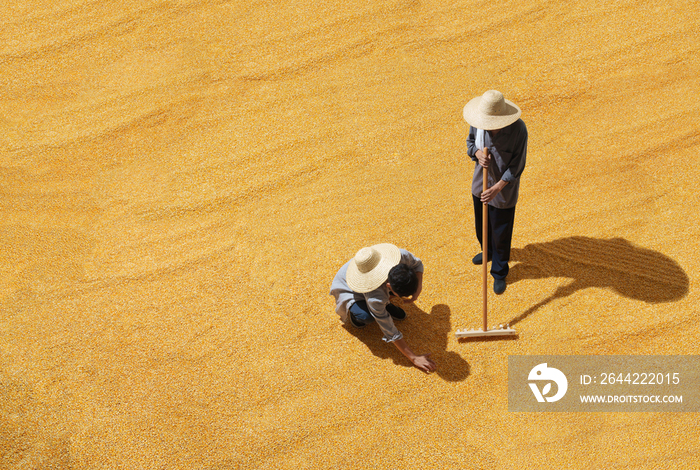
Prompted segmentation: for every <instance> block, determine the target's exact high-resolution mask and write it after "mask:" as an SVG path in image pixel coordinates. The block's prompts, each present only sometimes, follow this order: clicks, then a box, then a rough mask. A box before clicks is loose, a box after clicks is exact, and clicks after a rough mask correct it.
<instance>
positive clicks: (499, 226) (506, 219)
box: [472, 194, 515, 279]
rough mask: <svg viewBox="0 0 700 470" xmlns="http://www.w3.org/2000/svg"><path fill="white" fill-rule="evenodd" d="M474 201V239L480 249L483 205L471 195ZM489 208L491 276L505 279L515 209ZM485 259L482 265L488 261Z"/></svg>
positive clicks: (482, 243)
mask: <svg viewBox="0 0 700 470" xmlns="http://www.w3.org/2000/svg"><path fill="white" fill-rule="evenodd" d="M472 198H473V199H474V221H475V226H476V238H478V239H479V244H480V245H481V247H482V251H483V246H484V242H483V240H482V230H483V218H482V214H483V203H482V202H481V200H480V199H479V198H478V197H476V196H474V195H473V194H472ZM488 208H489V247H488V249H489V252H488V254H487V256H488V258H491V275H492V276H493V278H494V279H505V278H506V276H507V275H508V261H510V242H511V240H512V238H513V223H514V222H515V207H511V208H509V209H497V208H495V207H493V206H488ZM488 258H486V257H485V259H484V261H483V262H484V263H485V262H486V260H487V259H488Z"/></svg>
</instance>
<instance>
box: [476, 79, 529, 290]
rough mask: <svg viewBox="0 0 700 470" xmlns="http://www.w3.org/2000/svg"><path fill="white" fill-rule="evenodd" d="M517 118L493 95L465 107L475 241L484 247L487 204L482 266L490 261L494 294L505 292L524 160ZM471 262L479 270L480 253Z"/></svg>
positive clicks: (515, 112) (500, 96) (497, 94)
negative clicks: (485, 174)
mask: <svg viewBox="0 0 700 470" xmlns="http://www.w3.org/2000/svg"><path fill="white" fill-rule="evenodd" d="M520 113H521V111H520V108H518V106H516V105H515V103H513V102H511V101H509V100H506V99H504V98H503V94H502V93H501V92H499V91H496V90H490V91H487V92H486V93H484V94H483V95H482V96H479V97H476V98H474V99H472V100H470V101H469V103H467V105H466V106H465V107H464V120H465V121H467V123H469V137H467V154H468V155H469V157H471V159H472V160H474V161H475V162H477V165H476V168H475V169H474V177H473V178H472V197H473V200H474V217H475V222H476V223H475V226H476V236H477V238H478V239H479V243H480V244H481V246H482V247H483V240H482V239H481V238H482V210H483V204H488V211H489V213H488V221H489V230H488V234H489V243H488V253H487V256H488V259H487V261H492V263H491V275H492V276H493V279H494V282H493V291H494V292H495V293H496V294H502V293H503V292H505V290H506V276H508V269H509V268H508V261H509V260H510V245H511V240H512V238H513V223H514V220H515V204H516V203H517V202H518V192H519V188H520V175H521V174H522V172H523V170H524V169H525V155H526V154H527V128H526V127H525V123H524V122H523V121H522V119H520ZM483 168H486V169H487V170H488V180H489V181H488V189H487V190H486V191H484V190H483V189H484V182H483ZM482 251H483V250H482ZM472 262H473V263H474V264H481V263H482V262H483V253H479V254H477V255H476V256H474V258H473V259H472Z"/></svg>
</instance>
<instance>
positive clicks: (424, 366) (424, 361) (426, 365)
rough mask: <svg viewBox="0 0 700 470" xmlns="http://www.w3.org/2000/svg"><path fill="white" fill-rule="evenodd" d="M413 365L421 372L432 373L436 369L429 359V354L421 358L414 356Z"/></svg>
mask: <svg viewBox="0 0 700 470" xmlns="http://www.w3.org/2000/svg"><path fill="white" fill-rule="evenodd" d="M413 365H414V366H416V367H418V368H419V369H420V370H422V371H423V372H428V373H430V372H432V371H434V370H435V369H437V366H436V365H435V363H434V362H433V361H432V360H431V359H430V354H424V355H422V356H416V357H415V358H414V359H413Z"/></svg>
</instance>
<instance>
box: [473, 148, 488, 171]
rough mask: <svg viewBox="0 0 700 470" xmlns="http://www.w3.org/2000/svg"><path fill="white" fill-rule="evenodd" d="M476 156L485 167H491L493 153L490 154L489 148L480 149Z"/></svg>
mask: <svg viewBox="0 0 700 470" xmlns="http://www.w3.org/2000/svg"><path fill="white" fill-rule="evenodd" d="M474 156H475V157H476V159H477V160H478V161H479V165H481V166H482V167H484V168H488V167H489V163H491V154H489V152H488V150H487V151H486V152H484V151H483V150H481V149H479V150H477V151H476V154H475V155H474Z"/></svg>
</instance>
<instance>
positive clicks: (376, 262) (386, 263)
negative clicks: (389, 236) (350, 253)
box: [345, 243, 401, 294]
mask: <svg viewBox="0 0 700 470" xmlns="http://www.w3.org/2000/svg"><path fill="white" fill-rule="evenodd" d="M400 261H401V251H400V250H399V249H398V248H397V247H396V246H394V245H392V244H391V243H380V244H379V245H372V246H368V247H364V248H362V249H361V250H360V251H358V252H357V254H356V255H355V257H354V258H353V259H352V260H350V265H349V266H348V271H347V274H346V278H345V279H346V281H347V283H348V286H350V289H352V290H353V291H355V292H358V293H360V294H364V293H367V292H371V291H373V290H374V289H377V288H378V287H379V286H381V285H382V284H384V283H385V282H386V280H387V277H388V276H389V271H391V268H393V267H394V266H396V265H397V264H399V262H400Z"/></svg>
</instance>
